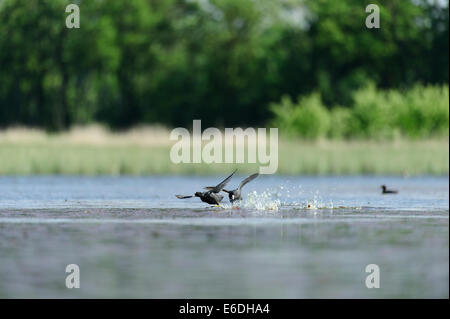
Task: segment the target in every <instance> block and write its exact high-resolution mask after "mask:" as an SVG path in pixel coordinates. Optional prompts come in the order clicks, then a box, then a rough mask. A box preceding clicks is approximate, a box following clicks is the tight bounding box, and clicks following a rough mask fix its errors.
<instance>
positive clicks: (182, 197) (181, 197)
mask: <svg viewBox="0 0 450 319" xmlns="http://www.w3.org/2000/svg"><path fill="white" fill-rule="evenodd" d="M175 196H176V197H177V198H179V199H185V198H192V197H194V196H192V195H187V196H184V195H175Z"/></svg>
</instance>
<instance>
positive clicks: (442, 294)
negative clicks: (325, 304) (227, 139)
mask: <svg viewBox="0 0 450 319" xmlns="http://www.w3.org/2000/svg"><path fill="white" fill-rule="evenodd" d="M217 179H220V177H216V178H213V177H146V178H144V177H142V178H133V177H117V178H113V177H98V178H80V177H7V178H6V177H2V178H0V297H31V298H43V297H58V298H71V297H88V298H90V297H125V298H127V297H145V298H147V297H148V298H187V297H189V298H302V297H307V298H319V297H320V298H325V297H329V298H337V297H350V298H352V297H358V298H372V297H373V298H380V297H394V298H401V297H406V298H409V297H414V298H418V297H438V298H448V296H449V286H448V282H449V270H448V267H449V232H448V230H449V227H448V226H449V210H448V205H449V204H448V203H449V200H448V179H447V178H433V177H427V178H410V179H405V178H394V177H386V178H382V177H309V178H306V177H298V178H296V177H289V178H287V177H266V176H261V177H259V178H258V179H256V180H255V181H254V182H252V183H250V184H248V185H247V186H246V188H245V189H244V191H245V195H246V201H245V202H244V203H242V204H241V209H231V208H229V206H227V204H226V203H225V205H224V206H225V207H226V209H220V208H209V207H208V206H207V205H205V204H204V203H201V202H199V201H198V200H196V199H192V200H178V199H176V198H175V197H174V196H173V194H175V193H181V194H189V193H192V192H194V191H196V190H200V189H201V187H202V186H203V185H209V184H212V182H214V181H216V180H217ZM238 180H239V178H237V179H236V181H232V182H231V184H232V185H233V186H234V184H233V183H234V182H235V183H238ZM381 184H386V185H388V186H390V187H392V188H396V189H398V190H399V191H400V193H399V194H398V195H396V196H383V195H380V189H379V186H380V185H381ZM271 205H272V206H271ZM308 205H309V208H308ZM270 206H271V207H270ZM269 208H270V209H269ZM71 263H75V264H78V265H79V266H80V272H81V288H80V289H67V288H66V287H65V277H66V275H67V274H66V273H65V267H66V265H67V264H71ZM373 263H374V264H377V265H379V267H380V271H381V288H379V289H367V288H366V286H365V279H366V276H367V275H368V274H367V273H365V267H366V265H368V264H373Z"/></svg>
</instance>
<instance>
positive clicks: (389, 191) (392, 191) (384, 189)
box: [381, 185, 398, 194]
mask: <svg viewBox="0 0 450 319" xmlns="http://www.w3.org/2000/svg"><path fill="white" fill-rule="evenodd" d="M381 189H382V191H381V194H397V193H398V191H395V190H392V189H387V188H386V185H381Z"/></svg>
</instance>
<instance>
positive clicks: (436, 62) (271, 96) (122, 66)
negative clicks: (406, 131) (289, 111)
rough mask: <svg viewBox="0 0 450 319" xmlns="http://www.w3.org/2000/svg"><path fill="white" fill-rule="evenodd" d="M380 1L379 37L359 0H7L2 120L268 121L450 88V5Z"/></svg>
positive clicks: (2, 30) (42, 123)
mask: <svg viewBox="0 0 450 319" xmlns="http://www.w3.org/2000/svg"><path fill="white" fill-rule="evenodd" d="M372 2H373V3H376V4H378V6H379V8H380V28H379V29H367V28H366V26H365V18H366V16H367V15H368V13H366V12H365V4H364V3H363V2H361V1H360V0H345V1H333V0H283V1H272V0H258V1H252V0H164V1H159V0H133V1H125V0H114V1H102V0H83V1H66V0H0V21H1V22H0V126H1V127H7V126H11V125H28V126H34V127H43V128H46V129H48V130H63V129H66V128H68V127H70V126H71V125H74V124H85V123H90V122H101V123H104V124H107V125H108V126H110V127H112V128H115V129H121V128H127V127H130V126H133V125H137V124H143V123H161V124H165V125H167V126H171V127H174V126H180V125H181V126H189V125H192V119H201V120H202V122H203V124H204V125H208V126H210V125H211V126H219V127H220V126H222V127H225V126H226V127H235V126H250V125H266V124H267V123H270V121H271V120H272V118H273V112H272V110H271V105H273V103H274V102H278V101H280V99H281V97H282V96H288V97H290V98H292V99H296V98H297V97H298V96H308V95H310V94H312V93H313V92H316V93H318V94H319V95H320V96H321V100H322V102H321V103H323V104H324V106H325V107H326V108H329V109H332V108H334V107H335V106H336V105H342V106H350V107H351V105H353V104H354V96H355V92H356V91H357V90H360V89H361V88H364V87H367V85H369V84H370V85H371V84H374V85H375V86H376V87H377V88H379V89H398V90H400V91H401V90H407V89H409V88H412V87H415V86H416V85H418V84H448V68H449V64H448V53H449V50H448V37H449V33H448V29H449V12H448V2H447V3H446V4H443V3H442V2H440V1H428V0H416V1H412V0H384V1H372ZM70 3H75V4H78V5H79V8H80V28H79V29H68V28H67V27H66V25H65V19H66V17H67V15H68V14H67V13H66V12H65V7H66V6H67V5H68V4H70Z"/></svg>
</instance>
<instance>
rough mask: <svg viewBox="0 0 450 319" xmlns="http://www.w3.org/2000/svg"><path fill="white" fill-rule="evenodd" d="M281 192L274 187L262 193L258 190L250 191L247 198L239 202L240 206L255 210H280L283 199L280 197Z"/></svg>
mask: <svg viewBox="0 0 450 319" xmlns="http://www.w3.org/2000/svg"><path fill="white" fill-rule="evenodd" d="M279 196H280V194H278V192H276V191H274V190H273V189H268V190H265V191H263V192H262V193H258V192H256V191H253V192H250V193H249V194H248V195H247V198H246V199H245V200H244V201H242V202H241V203H239V204H238V205H239V207H242V208H246V209H255V210H275V211H277V210H279V209H280V207H281V201H280V199H279V198H278V197H279Z"/></svg>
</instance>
